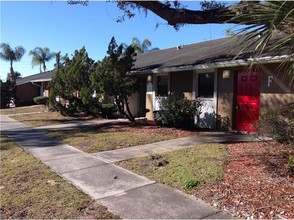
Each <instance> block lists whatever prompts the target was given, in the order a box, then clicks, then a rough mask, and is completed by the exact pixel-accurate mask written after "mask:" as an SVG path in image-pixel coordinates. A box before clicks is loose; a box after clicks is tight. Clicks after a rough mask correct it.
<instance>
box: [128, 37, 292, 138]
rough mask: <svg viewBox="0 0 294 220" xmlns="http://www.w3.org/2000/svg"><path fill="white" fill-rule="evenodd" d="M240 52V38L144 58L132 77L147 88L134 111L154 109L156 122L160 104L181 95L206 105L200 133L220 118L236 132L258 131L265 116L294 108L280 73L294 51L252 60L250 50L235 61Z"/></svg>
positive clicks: (139, 58)
mask: <svg viewBox="0 0 294 220" xmlns="http://www.w3.org/2000/svg"><path fill="white" fill-rule="evenodd" d="M240 49H241V47H240V44H239V43H238V40H237V39H236V37H228V38H222V39H217V40H210V41H205V42H200V43H195V44H190V45H183V46H178V47H174V48H169V49H164V50H159V51H154V52H148V53H142V54H138V56H137V61H136V63H135V66H134V67H133V71H132V72H133V73H134V74H136V75H137V76H138V77H142V79H143V81H145V83H146V84H145V86H143V87H142V88H141V91H140V92H139V93H138V94H136V95H134V96H133V97H132V99H131V100H132V101H133V102H132V105H131V107H132V111H133V112H134V113H136V112H137V111H139V110H140V109H142V108H146V109H149V110H150V112H148V113H147V115H146V117H147V118H148V119H149V120H153V119H154V113H153V111H156V110H159V109H160V100H161V99H164V98H167V97H168V96H170V95H172V94H176V93H177V94H182V95H184V96H185V97H187V98H188V99H195V98H199V99H201V100H202V102H203V104H204V106H203V109H202V114H201V116H200V120H199V121H198V125H199V126H200V127H203V128H215V127H216V118H217V116H219V117H222V118H223V119H227V121H228V122H229V124H230V125H231V127H232V128H233V129H237V130H241V131H249V132H250V131H253V129H252V128H251V124H252V123H253V122H254V121H256V120H258V118H259V116H260V114H262V113H265V112H266V111H268V110H271V109H275V108H278V107H280V106H282V105H286V104H288V103H292V102H294V94H293V93H294V88H293V84H294V83H292V84H291V83H290V80H289V78H287V77H286V78H282V75H283V76H285V75H286V74H283V68H280V64H281V62H282V61H283V60H285V58H286V57H287V54H289V51H286V50H285V51H282V52H279V53H278V52H274V53H272V52H271V53H269V52H268V53H264V54H265V55H264V56H263V57H262V58H259V59H252V58H250V55H251V54H252V51H251V52H250V51H249V50H248V51H247V52H246V53H243V54H241V56H238V58H237V59H234V58H235V55H237V54H238V52H239V51H240ZM291 62H292V61H291ZM252 63H254V65H253V68H252V70H251V71H250V70H248V66H249V65H250V64H252ZM293 74H294V73H292V76H293Z"/></svg>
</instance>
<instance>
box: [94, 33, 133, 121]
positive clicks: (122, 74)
mask: <svg viewBox="0 0 294 220" xmlns="http://www.w3.org/2000/svg"><path fill="white" fill-rule="evenodd" d="M107 54H108V56H106V57H105V58H104V59H103V60H102V61H101V62H99V63H98V65H97V67H96V70H95V72H94V73H93V75H91V81H92V84H93V86H94V88H95V90H96V91H97V92H98V93H101V94H103V96H106V97H113V98H114V103H115V105H116V107H117V109H118V111H119V112H120V113H121V114H122V115H124V116H125V117H126V118H128V119H129V120H130V121H134V116H133V114H132V113H131V111H130V109H129V97H130V96H131V95H132V94H134V93H135V92H136V91H137V90H138V79H136V78H135V76H133V75H130V74H129V72H130V70H131V68H132V67H133V65H134V61H135V58H134V57H135V56H136V53H135V51H134V48H133V47H132V46H129V47H127V48H126V49H125V50H124V49H123V45H120V46H118V45H117V44H116V41H115V38H114V37H113V38H112V39H111V41H110V43H109V46H108V51H107ZM123 105H125V107H126V110H124V109H123Z"/></svg>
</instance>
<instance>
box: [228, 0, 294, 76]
mask: <svg viewBox="0 0 294 220" xmlns="http://www.w3.org/2000/svg"><path fill="white" fill-rule="evenodd" d="M253 6H254V7H252V8H251V9H250V13H239V14H237V15H236V16H234V17H233V18H231V19H230V20H229V21H228V22H234V23H238V24H240V25H242V24H246V23H247V21H248V20H252V21H255V23H253V24H251V25H248V26H245V27H244V28H241V29H240V30H239V31H238V32H237V34H238V35H240V38H241V39H240V43H241V45H242V47H243V49H242V50H241V51H240V54H241V53H243V52H246V51H248V48H252V51H254V57H255V58H258V57H260V56H262V55H263V53H264V52H267V53H270V52H275V53H277V52H282V51H285V50H288V52H289V57H288V58H287V59H285V61H284V62H283V63H282V65H281V66H286V70H287V72H286V73H285V74H286V75H287V74H288V75H289V76H290V78H291V80H292V82H293V81H294V74H293V73H294V64H293V63H291V62H290V60H291V59H293V58H294V53H293V51H294V2H293V1H289V0H286V1H264V2H261V3H259V4H256V5H253ZM283 55H284V54H283Z"/></svg>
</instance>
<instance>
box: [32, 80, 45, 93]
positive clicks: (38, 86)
mask: <svg viewBox="0 0 294 220" xmlns="http://www.w3.org/2000/svg"><path fill="white" fill-rule="evenodd" d="M31 83H32V84H33V85H34V86H37V87H39V88H40V93H39V94H40V96H43V94H42V90H43V89H42V88H43V82H42V85H41V86H40V85H38V84H36V83H34V82H31Z"/></svg>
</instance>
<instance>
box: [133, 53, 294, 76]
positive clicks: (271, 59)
mask: <svg viewBox="0 0 294 220" xmlns="http://www.w3.org/2000/svg"><path fill="white" fill-rule="evenodd" d="M291 57H293V56H291ZM289 58H290V56H289V55H282V56H267V57H260V58H248V59H246V60H245V59H238V60H230V61H222V62H215V63H207V64H196V65H187V66H177V67H163V68H155V69H149V70H143V71H131V73H132V74H152V73H164V72H180V71H189V70H207V69H215V68H227V67H237V66H248V65H251V64H268V63H279V62H283V61H285V60H286V59H289ZM289 60H290V61H294V58H290V59H289Z"/></svg>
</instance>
